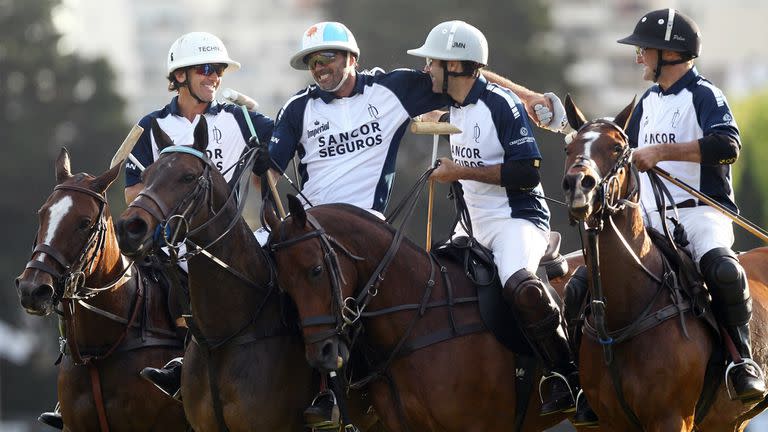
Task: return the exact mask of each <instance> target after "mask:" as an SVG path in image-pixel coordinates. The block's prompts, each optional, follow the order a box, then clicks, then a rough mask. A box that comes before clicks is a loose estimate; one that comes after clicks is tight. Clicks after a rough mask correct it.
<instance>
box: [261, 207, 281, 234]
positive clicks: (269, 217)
mask: <svg viewBox="0 0 768 432" xmlns="http://www.w3.org/2000/svg"><path fill="white" fill-rule="evenodd" d="M261 211H262V212H263V214H264V221H265V222H266V223H267V226H269V230H270V231H272V232H275V231H277V229H278V227H279V226H280V217H279V216H278V215H277V212H275V205H274V204H272V201H271V200H268V199H265V200H264V204H263V206H262V208H261Z"/></svg>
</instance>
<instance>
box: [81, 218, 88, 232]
mask: <svg viewBox="0 0 768 432" xmlns="http://www.w3.org/2000/svg"><path fill="white" fill-rule="evenodd" d="M90 227H91V220H90V219H87V218H86V219H83V220H81V221H80V227H79V228H80V229H81V230H87V229H88V228H90Z"/></svg>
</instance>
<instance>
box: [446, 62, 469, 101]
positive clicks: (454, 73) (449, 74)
mask: <svg viewBox="0 0 768 432" xmlns="http://www.w3.org/2000/svg"><path fill="white" fill-rule="evenodd" d="M442 62H443V94H448V77H449V76H469V77H471V76H475V71H476V70H477V69H475V70H471V71H465V70H463V71H461V72H450V71H448V60H442Z"/></svg>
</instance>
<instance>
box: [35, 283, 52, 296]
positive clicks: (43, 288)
mask: <svg viewBox="0 0 768 432" xmlns="http://www.w3.org/2000/svg"><path fill="white" fill-rule="evenodd" d="M32 296H33V297H36V298H45V299H49V298H52V297H53V287H52V286H50V285H48V284H40V285H38V286H37V288H35V289H34V290H32Z"/></svg>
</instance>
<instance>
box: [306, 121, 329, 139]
mask: <svg viewBox="0 0 768 432" xmlns="http://www.w3.org/2000/svg"><path fill="white" fill-rule="evenodd" d="M314 126H315V127H314V128H312V129H307V138H314V137H316V136H317V135H318V134H320V133H321V132H325V131H327V130H328V129H330V128H331V124H330V122H325V123H323V124H320V122H319V121H317V120H315V124H314Z"/></svg>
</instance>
